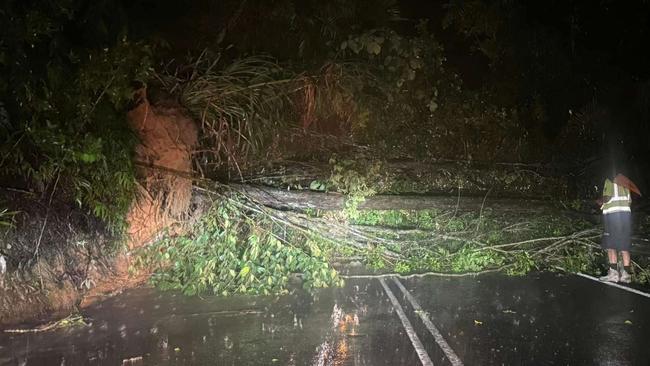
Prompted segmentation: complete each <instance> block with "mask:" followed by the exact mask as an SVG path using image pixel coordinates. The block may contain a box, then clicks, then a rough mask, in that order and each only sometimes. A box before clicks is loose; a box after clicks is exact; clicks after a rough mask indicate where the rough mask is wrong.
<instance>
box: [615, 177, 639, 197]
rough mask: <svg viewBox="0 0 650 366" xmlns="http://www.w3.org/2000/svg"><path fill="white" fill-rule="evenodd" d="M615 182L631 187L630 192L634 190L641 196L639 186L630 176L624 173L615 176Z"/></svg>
mask: <svg viewBox="0 0 650 366" xmlns="http://www.w3.org/2000/svg"><path fill="white" fill-rule="evenodd" d="M614 183H616V184H618V185H619V186H623V187H625V188H627V189H629V190H630V192H634V193H636V194H638V195H639V196H640V195H641V191H640V190H639V187H637V186H636V184H634V182H632V181H631V180H630V178H628V177H626V176H624V175H623V174H618V175H616V177H614Z"/></svg>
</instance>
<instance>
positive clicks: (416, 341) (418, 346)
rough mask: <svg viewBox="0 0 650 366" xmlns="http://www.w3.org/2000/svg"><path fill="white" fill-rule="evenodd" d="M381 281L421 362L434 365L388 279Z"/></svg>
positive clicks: (425, 365)
mask: <svg viewBox="0 0 650 366" xmlns="http://www.w3.org/2000/svg"><path fill="white" fill-rule="evenodd" d="M379 282H380V283H381V285H382V287H383V288H384V291H386V295H388V298H389V299H390V302H391V303H392V304H393V308H394V309H395V312H396V313H397V316H398V317H399V320H400V321H402V325H403V326H404V330H406V334H407V335H408V337H409V339H410V340H411V344H413V348H415V352H416V353H417V354H418V357H419V358H420V362H422V366H433V362H432V361H431V358H429V354H427V351H426V350H425V349H424V346H423V345H422V342H421V341H420V338H418V335H417V334H416V333H415V329H413V325H411V322H410V321H409V319H408V318H407V317H406V314H405V313H404V309H403V308H402V305H400V304H399V302H398V301H397V298H395V295H393V292H392V291H391V290H390V288H388V285H386V281H384V279H383V278H380V279H379Z"/></svg>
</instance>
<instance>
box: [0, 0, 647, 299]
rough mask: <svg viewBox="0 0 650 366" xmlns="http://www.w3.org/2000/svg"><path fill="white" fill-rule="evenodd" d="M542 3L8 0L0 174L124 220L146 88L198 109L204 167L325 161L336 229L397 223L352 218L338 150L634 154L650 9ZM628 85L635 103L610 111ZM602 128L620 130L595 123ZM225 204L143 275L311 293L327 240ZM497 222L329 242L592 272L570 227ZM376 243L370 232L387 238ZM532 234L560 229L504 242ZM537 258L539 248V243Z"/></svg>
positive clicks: (107, 219)
mask: <svg viewBox="0 0 650 366" xmlns="http://www.w3.org/2000/svg"><path fill="white" fill-rule="evenodd" d="M554 4H555V5H558V6H559V5H561V6H562V9H563V10H562V11H561V13H562V17H560V18H556V17H555V16H554V15H553V14H549V13H548V12H545V11H543V10H544V9H550V8H553V7H552V6H549V5H548V4H547V2H543V1H538V2H534V4H533V5H531V6H532V7H533V8H534V9H536V10H535V11H533V10H530V9H532V8H524V7H523V5H519V6H513V4H512V3H511V2H510V1H496V2H487V1H481V0H475V1H463V2H458V1H449V2H446V3H445V4H444V6H439V5H430V6H427V7H425V11H423V14H421V15H422V16H424V17H425V18H426V19H424V20H420V19H419V17H420V15H418V16H413V15H412V14H410V13H411V12H412V11H413V9H414V8H415V7H414V5H413V4H411V2H409V1H401V2H400V1H394V0H383V1H370V0H359V1H355V2H349V1H342V0H337V1H331V2H327V3H323V2H321V1H317V0H308V1H294V0H274V1H266V0H249V1H223V2H218V3H213V2H210V1H197V2H195V3H194V4H193V5H191V6H187V5H183V4H180V3H178V2H175V1H162V2H152V1H139V2H135V3H133V4H131V3H128V2H123V1H117V0H103V1H94V2H90V1H87V0H70V1H65V2H44V3H42V2H21V1H8V2H7V3H6V5H5V7H4V9H3V10H2V11H0V22H1V23H2V24H3V27H2V29H1V30H0V75H1V76H0V182H1V183H2V185H3V186H6V187H10V188H12V189H18V190H23V191H27V192H33V193H36V195H37V196H38V197H40V198H39V199H40V200H41V202H44V203H46V204H48V199H49V204H51V202H52V197H55V199H56V200H58V201H63V202H67V203H74V204H76V205H78V206H79V207H81V208H82V209H83V210H85V211H86V212H88V214H90V215H93V216H96V217H97V218H99V219H101V220H102V221H103V222H104V223H105V224H106V225H107V226H108V227H109V228H111V230H113V231H114V232H117V233H122V232H123V231H124V229H125V225H126V223H125V214H126V212H127V210H128V208H129V205H130V204H131V202H132V199H133V197H134V194H135V189H136V188H135V187H136V173H135V169H134V164H133V161H132V157H133V154H134V151H133V150H134V146H135V144H136V142H137V139H136V138H135V137H134V135H133V133H132V131H131V130H130V129H129V127H128V125H127V123H126V118H125V115H126V111H127V110H128V109H129V108H130V107H131V104H132V102H133V92H134V90H136V89H138V88H141V87H143V86H146V87H147V88H148V89H149V90H151V91H154V92H158V93H160V94H161V95H164V98H166V99H168V100H172V101H174V102H175V103H177V104H178V105H180V106H182V107H183V108H186V109H187V111H188V112H189V113H190V114H191V115H192V117H194V119H195V120H196V121H197V122H199V124H200V136H199V137H200V145H201V146H200V148H199V149H198V151H197V152H196V153H195V154H194V158H195V166H196V167H197V169H198V170H200V172H201V173H202V174H203V175H204V176H206V177H209V178H212V179H215V180H221V181H223V180H224V179H226V177H231V176H232V175H231V174H235V175H239V176H240V177H242V176H243V173H242V171H246V169H247V167H249V166H254V165H255V164H257V163H258V162H259V161H265V160H282V159H297V160H300V159H303V160H304V159H311V160H319V161H330V160H331V161H332V163H331V164H332V174H331V176H330V177H329V179H327V180H323V181H315V182H312V183H313V185H312V186H311V187H310V188H312V189H313V190H334V191H338V192H341V193H343V194H346V195H348V196H349V199H348V200H347V204H346V209H345V214H344V215H345V216H344V218H339V222H344V223H346V224H349V225H352V226H354V225H366V226H367V224H369V223H372V224H375V223H376V222H378V221H382V222H384V221H385V224H387V225H388V226H389V227H390V226H395V225H397V226H399V227H401V226H402V224H399V223H398V224H395V222H393V221H395V220H398V221H399V220H407V221H408V220H409V219H407V218H406V217H409V218H410V217H411V216H412V215H413V214H412V213H408V214H406V213H404V214H402V213H399V214H396V213H377V212H361V211H359V210H357V207H358V204H359V203H360V202H363V200H364V198H365V197H368V196H371V195H373V194H375V193H376V192H377V190H378V188H377V184H378V182H374V181H373V179H375V178H374V177H373V176H374V175H376V173H377V171H378V170H377V169H379V165H369V166H364V167H363V169H361V170H360V168H359V164H358V163H355V161H361V158H362V157H367V156H373V157H374V158H375V159H376V161H378V163H377V164H381V163H380V162H381V161H389V160H396V159H401V160H409V161H419V162H422V161H436V160H439V159H443V158H445V159H452V160H463V161H467V162H471V161H481V162H485V161H487V162H502V163H504V162H505V163H522V162H527V163H531V162H533V163H549V162H556V163H558V162H559V164H557V166H559V167H560V168H561V169H560V170H561V171H563V172H565V173H566V172H573V171H575V169H574V167H580V166H584V165H585V164H586V163H588V162H593V161H597V160H598V159H600V158H601V157H602V155H603V154H604V152H605V150H604V149H605V148H608V147H610V145H613V144H614V142H616V141H619V140H621V139H624V138H627V141H628V145H626V147H625V149H627V153H628V156H630V159H631V160H634V159H639V157H641V156H647V153H648V151H647V148H648V146H647V144H641V143H639V141H638V140H637V139H638V138H640V136H647V135H648V133H647V132H648V130H647V129H648V125H649V124H648V123H647V122H648V119H649V118H650V98H649V97H648V95H650V93H648V90H650V89H649V85H650V84H649V83H650V81H649V80H650V79H649V78H648V77H649V76H648V74H647V70H646V68H645V66H644V65H645V64H647V61H648V60H647V59H643V57H641V56H640V55H638V54H636V52H635V50H636V49H637V48H638V45H639V42H640V40H642V39H644V37H645V36H647V35H648V28H647V25H643V24H642V23H643V19H642V18H639V17H637V16H636V15H635V14H637V13H642V11H641V10H642V9H646V10H647V6H646V5H643V2H639V3H638V4H637V3H633V4H631V5H621V4H614V3H609V2H607V4H606V5H605V6H603V7H601V8H597V9H596V8H594V7H593V6H591V4H579V3H577V2H554ZM627 6H630V7H635V8H638V10H639V12H634V11H630V10H629V9H627V10H626V14H628V17H626V18H625V20H621V19H619V18H616V17H613V16H611V15H607V14H606V10H603V9H605V8H609V9H613V11H620V12H622V11H623V10H621V9H622V8H624V7H627ZM554 14H555V13H554ZM590 19H608V21H602V22H600V21H595V22H592V21H591V20H590ZM612 19H613V20H614V22H613V24H611V25H609V28H603V27H601V25H602V24H609V20H612ZM644 27H645V28H644ZM618 28H623V29H627V30H629V31H630V32H633V33H632V34H631V35H629V37H628V36H626V37H628V38H625V41H626V42H624V43H623V44H622V46H620V48H619V53H618V56H617V57H616V58H615V59H613V60H609V59H606V58H604V57H603V56H604V55H608V54H610V52H611V48H612V47H614V46H613V44H614V41H615V39H614V38H616V37H614V36H613V34H619V32H618ZM179 29H183V31H182V32H181V31H179ZM594 31H598V34H599V35H600V36H598V37H594V36H593V35H591V32H594ZM596 38H598V40H597V41H596V40H595V39H596ZM531 40H533V41H531ZM593 42H603V43H604V45H603V46H600V47H597V48H594V47H592V46H593ZM450 50H451V51H450ZM458 54H461V55H463V56H460V57H459V56H458ZM187 55H189V57H187ZM628 59H629V60H634V61H629V62H628ZM468 63H469V64H470V66H467V64H468ZM477 69H478V70H480V71H481V73H482V74H483V75H485V76H480V77H477V74H478V73H477V72H476V70H477ZM626 88H627V89H626ZM629 90H632V93H633V94H634V98H631V99H632V100H633V102H628V103H627V105H626V106H625V113H622V112H621V110H623V108H621V107H622V104H621V101H623V100H629V99H630V98H627V97H626V96H627V95H628V94H629V92H628V91H629ZM164 98H163V99H164ZM614 120H618V121H622V126H625V127H624V128H621V129H620V130H618V131H617V133H615V134H614V133H611V134H610V133H609V132H610V130H611V129H612V128H613V127H612V126H613V124H612V123H611V122H612V121H614ZM604 133H606V135H607V136H608V139H607V140H603V138H602V135H603V134H604ZM296 141H302V143H296ZM330 141H332V142H331V143H330ZM644 149H645V150H644ZM567 156H571V157H572V158H570V159H567ZM373 172H374V174H373ZM582 173H585V172H584V171H583V172H582ZM589 174H591V175H593V176H598V174H599V172H598V169H595V168H593V169H591V170H589V171H587V173H586V174H583V178H586V179H585V181H587V182H589V183H593V181H590V179H591V178H592V177H591V176H590V175H589ZM632 175H634V173H632ZM574 178H575V177H574ZM633 178H640V176H637V177H634V176H633ZM598 179H600V178H598ZM641 183H643V182H641ZM455 185H456V183H455V182H454V184H452V185H451V186H452V187H455ZM305 188H306V187H305ZM643 188H644V187H643ZM459 189H460V186H459ZM397 193H399V192H397ZM228 197H230V196H228ZM224 199H225V198H223V197H222V198H221V200H222V201H220V202H218V203H215V207H214V208H213V209H212V210H211V211H210V212H209V213H208V214H207V215H206V217H205V218H204V219H203V221H200V223H199V224H196V225H197V226H195V229H194V230H193V231H192V232H191V233H190V234H187V235H184V236H179V237H168V238H167V239H164V240H163V241H161V242H159V243H157V244H155V246H154V247H153V248H154V250H153V251H152V252H148V253H147V254H145V257H144V259H143V260H145V261H152V260H153V261H155V262H156V263H159V262H160V263H163V264H164V265H163V266H162V267H160V268H161V271H160V272H158V273H157V275H156V276H154V279H155V280H156V281H157V282H159V283H162V284H164V285H165V286H167V287H181V288H183V289H184V290H185V291H186V292H188V293H198V292H202V291H206V290H210V291H214V292H217V293H233V292H255V293H267V292H277V291H281V290H282V289H284V288H285V286H286V283H287V281H288V276H289V273H291V272H304V273H305V276H306V277H305V283H306V284H308V285H309V286H316V287H319V286H323V285H327V284H335V283H337V282H338V281H339V280H340V279H339V278H338V275H337V274H336V273H335V272H333V271H332V269H331V267H330V265H329V263H328V260H329V259H331V258H329V257H328V256H327V255H325V254H323V253H330V252H331V251H332V248H331V242H332V240H329V241H328V240H325V239H323V236H325V237H326V236H327V235H325V233H323V232H311V231H309V232H299V231H296V230H297V229H296V227H295V225H294V227H293V229H289V234H286V233H287V229H286V227H285V226H286V225H287V222H285V221H286V220H288V219H286V218H285V221H278V220H277V217H276V220H275V221H274V220H273V219H270V218H269V217H273V216H269V213H265V214H262V213H260V212H252V213H251V207H249V206H236V205H235V206H232V205H233V204H232V203H227V202H230V201H223V200H224ZM230 199H232V198H230ZM241 200H242V201H245V199H241ZM13 214H14V213H11V212H8V211H7V210H5V209H4V208H3V203H2V202H0V223H4V224H9V223H11V217H12V215H13ZM428 214H430V215H431V217H430V219H429V220H425V221H424V222H419V221H418V223H414V224H409V225H407V226H414V227H415V228H418V229H422V228H424V229H427V230H431V229H433V228H434V227H435V228H436V229H439V226H440V222H438V220H440V219H441V218H440V217H439V214H440V213H435V214H433V213H428ZM301 215H308V213H301ZM386 215H389V216H390V215H397V216H395V217H392V216H391V218H390V219H389V218H387V216H386ZM404 215H405V216H404ZM417 215H420V214H417ZM417 215H416V216H417ZM308 216H309V215H308ZM312 216H315V217H314V218H315V219H323V218H322V217H320V215H312ZM402 216H404V217H405V218H400V217H402ZM418 217H419V216H418ZM301 219H304V217H302V216H301ZM269 220H270V221H269ZM418 220H419V219H418ZM504 220H505V219H503V218H500V217H498V216H492V214H490V215H482V213H480V214H479V216H471V215H470V216H462V217H457V216H456V215H455V214H454V215H453V216H452V217H449V218H445V222H446V224H445V225H444V230H442V231H439V232H438V234H439V235H448V236H449V235H452V234H454V235H456V234H458V233H457V231H461V232H465V231H467V227H466V226H470V227H473V226H474V225H476V230H475V232H479V231H480V233H481V234H480V235H478V236H474V235H470V236H467V237H462V236H461V237H462V238H463V240H464V241H461V243H462V244H459V243H458V242H456V243H455V244H454V243H451V244H449V243H448V244H449V245H443V246H439V247H437V249H432V248H420V247H417V246H407V247H404V248H398V247H396V245H397V244H395V243H393V244H390V245H388V247H387V248H384V247H385V245H376V244H377V243H375V244H373V249H372V250H367V251H366V252H362V253H359V250H360V249H359V248H358V247H355V246H354V245H351V246H350V247H349V248H348V249H341V250H342V251H344V252H345V251H346V250H347V251H349V250H352V251H353V253H356V254H363V255H364V256H366V258H367V259H368V261H369V262H371V263H373V264H374V265H375V266H376V267H382V266H384V265H385V260H386V257H385V256H383V254H382V253H383V250H384V249H389V250H390V251H392V252H396V253H398V254H399V255H400V257H399V259H396V258H392V263H391V267H392V268H393V269H395V270H398V271H402V272H410V271H422V270H434V271H453V272H467V271H470V272H472V271H481V270H484V269H503V270H507V271H508V272H510V273H524V272H526V271H528V270H531V269H533V268H540V267H542V266H550V265H561V266H564V267H568V268H570V269H580V270H589V269H590V268H591V269H592V270H593V263H594V260H595V259H596V257H595V253H596V252H595V251H594V250H593V248H592V244H593V243H591V242H587V241H586V240H587V239H585V238H584V237H583V236H579V237H572V236H571V235H573V234H572V233H575V232H582V230H583V229H585V228H584V227H583V226H582V225H584V223H572V225H567V224H566V223H564V224H562V225H560V224H558V225H555V224H553V225H551V224H549V222H553V219H552V218H540V219H539V220H538V221H535V222H532V223H529V224H530V225H529V226H530V227H526V228H525V230H524V229H523V228H521V227H518V229H517V230H515V232H516V234H517V235H514V234H512V233H511V232H510V231H508V230H505V229H503V228H504V227H507V226H508V225H506V224H505V221H507V220H505V221H504ZM400 222H401V221H400ZM513 225H514V224H513ZM549 225H550V226H549ZM384 226H385V225H384ZM454 228H458V230H455V229H454ZM384 229H385V228H384ZM384 229H381V230H384ZM381 230H380V231H381ZM548 230H551V231H558V232H557V233H555V234H554V235H546V234H548V233H547V231H548ZM280 232H282V233H284V234H283V235H289V236H290V238H287V237H285V236H282V238H279V237H278V236H279V235H280V234H279V233H280ZM523 233H525V235H526V237H522V235H523ZM545 233H546V234H545ZM586 233H587V234H588V235H587V234H585V235H587V236H588V237H589V239H593V238H592V237H591V236H589V235H591V234H593V233H592V232H589V231H587V232H586ZM384 234H386V233H384ZM384 234H382V235H384ZM420 234H421V233H420ZM425 234H426V235H429V234H431V233H425ZM511 234H512V235H511ZM382 235H375V236H373V237H375V238H376V239H378V240H379V242H384V243H390V242H391V240H392V239H391V238H390V237H383V236H382ZM386 235H389V236H390V234H386ZM581 235H582V234H581ZM547 236H548V237H552V238H556V237H563V238H565V237H566V238H569V239H566V240H564V239H563V240H564V241H562V242H561V243H560V244H558V242H557V241H553V240H539V241H537V242H534V243H533V244H534V245H533V244H531V245H528V246H520V245H518V244H517V245H514V244H512V243H516V242H518V241H525V240H527V238H528V239H530V238H536V239H540V238H543V237H547ZM470 237H472V238H474V239H470ZM330 239H332V238H330ZM420 239H422V238H420V237H418V236H417V235H416V236H414V237H413V238H410V239H408V240H407V241H410V242H415V241H418V240H420ZM323 240H324V241H323ZM581 241H582V244H580V242H581ZM452 242H453V240H452ZM479 242H480V243H479ZM324 243H329V244H327V245H326V244H324ZM569 243H573V244H576V243H578V244H580V245H582V246H578V247H568V246H567V245H568V244H569ZM508 244H510V245H513V246H512V247H508ZM537 244H543V245H548V246H550V247H551V248H552V250H551V249H544V248H547V246H543V247H539V246H535V245H537ZM495 246H498V247H495ZM343 247H345V245H343ZM355 248H356V249H355ZM485 248H491V249H485ZM503 248H506V249H508V250H514V251H513V252H509V251H506V250H505V249H503ZM585 248H591V249H588V250H587V249H585ZM28 249H29V248H28ZM31 249H32V250H33V248H31ZM14 250H17V249H16V248H14ZM26 250H27V249H26ZM540 250H541V251H542V252H541V253H544V254H545V255H543V256H542V255H538V254H535V253H538V251H540ZM2 251H3V252H4V253H10V254H11V251H10V250H9V249H8V248H2ZM439 251H442V252H439ZM348 254H350V253H348ZM14 257H15V258H18V257H26V256H25V255H15V256H14ZM225 257H227V258H228V259H227V260H225V259H223V258H225ZM218 258H219V259H218ZM373 258H374V259H373ZM389 263H390V261H389ZM269 268H275V270H274V272H273V273H271V272H269V271H270V270H269Z"/></svg>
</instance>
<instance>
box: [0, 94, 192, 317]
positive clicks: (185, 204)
mask: <svg viewBox="0 0 650 366" xmlns="http://www.w3.org/2000/svg"><path fill="white" fill-rule="evenodd" d="M138 99H139V101H138V104H137V106H136V107H135V108H134V109H133V110H131V111H130V112H129V113H128V114H127V117H128V121H129V124H130V126H131V128H132V129H133V131H134V132H135V133H136V134H137V136H138V138H139V141H140V143H139V145H137V146H136V151H135V156H134V160H135V161H136V162H144V163H147V164H153V165H156V166H162V167H165V168H169V169H173V170H175V171H184V172H190V171H191V166H192V163H191V154H192V152H193V150H194V148H195V145H196V143H197V128H196V125H195V124H194V121H192V119H191V118H189V117H187V115H186V114H185V112H184V110H183V109H182V108H180V107H178V105H177V104H174V103H173V102H171V103H170V102H165V103H163V102H160V103H159V104H155V105H154V104H152V103H150V101H149V100H148V99H147V97H146V93H145V91H144V90H142V91H140V92H139V93H138ZM137 173H138V183H137V192H136V195H135V197H134V200H133V203H132V205H131V209H130V210H129V212H128V214H127V222H128V230H127V231H126V232H125V233H115V232H113V231H112V230H110V228H109V227H107V225H106V224H104V223H103V222H101V220H99V219H97V218H95V217H94V216H93V215H92V214H91V213H90V212H88V210H87V209H86V208H82V207H79V206H78V205H77V204H75V203H73V202H74V199H72V198H71V197H70V194H69V193H68V192H65V191H64V190H63V189H60V190H58V191H57V190H55V188H54V190H53V191H49V190H47V189H46V190H45V191H44V192H33V191H29V190H25V189H21V188H20V187H11V188H8V187H3V188H0V202H3V205H4V207H6V208H7V209H8V211H10V212H15V214H14V215H13V219H12V221H11V226H9V227H0V229H1V230H2V231H0V235H1V237H0V255H2V256H3V257H4V258H5V260H6V262H7V271H6V273H4V274H2V275H0V324H9V323H17V322H21V321H25V320H33V319H38V318H39V317H41V316H44V315H46V314H47V315H51V314H52V313H55V314H56V313H65V312H70V311H72V310H74V309H76V308H78V307H80V306H86V305H88V304H91V303H93V302H94V301H96V300H97V299H101V298H103V297H105V296H106V295H111V294H114V293H118V292H120V291H121V290H122V289H124V288H130V287H133V286H136V285H138V284H140V283H142V282H143V281H144V280H146V278H147V273H146V270H145V271H144V272H145V273H134V272H133V269H132V268H131V267H132V266H131V255H132V253H133V252H134V251H135V250H137V248H139V247H141V246H142V245H145V244H147V243H149V242H151V241H152V240H155V239H156V236H157V235H158V234H159V233H160V232H161V231H162V230H163V229H165V228H170V229H171V230H173V231H174V232H182V230H183V229H184V226H183V225H184V223H186V222H188V221H191V217H192V214H191V212H192V211H193V210H192V209H194V212H196V205H194V207H191V206H192V182H191V180H189V179H186V178H183V177H178V176H173V175H168V174H163V173H161V172H159V171H155V170H151V169H148V168H146V167H142V166H141V167H140V168H139V171H138V172H137ZM50 189H52V188H50Z"/></svg>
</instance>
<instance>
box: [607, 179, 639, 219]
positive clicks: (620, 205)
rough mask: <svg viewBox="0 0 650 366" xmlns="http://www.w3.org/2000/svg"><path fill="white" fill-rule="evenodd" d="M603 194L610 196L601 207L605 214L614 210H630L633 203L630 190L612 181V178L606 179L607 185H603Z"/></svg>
mask: <svg viewBox="0 0 650 366" xmlns="http://www.w3.org/2000/svg"><path fill="white" fill-rule="evenodd" d="M603 196H609V197H610V198H609V201H607V202H605V203H603V205H602V206H601V209H602V210H603V215H607V214H610V213H614V212H630V211H631V210H630V204H631V203H632V197H630V190H629V189H627V188H625V187H623V186H619V185H618V184H616V183H614V182H612V181H611V180H609V179H607V180H605V185H604V186H603Z"/></svg>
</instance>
